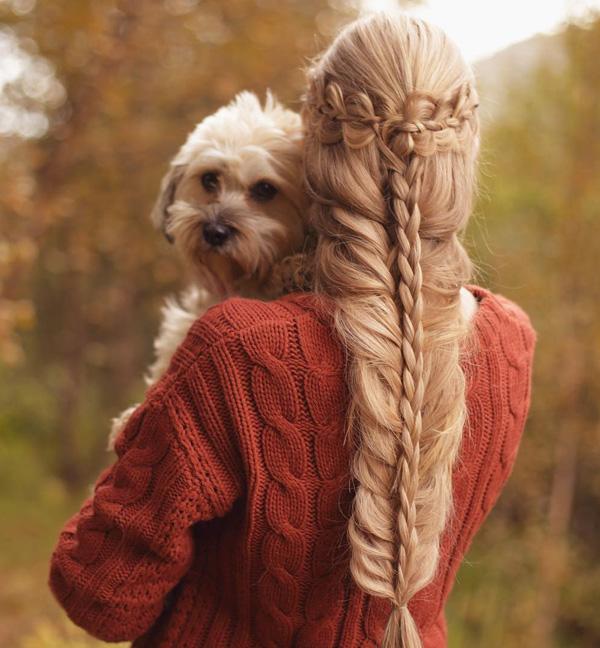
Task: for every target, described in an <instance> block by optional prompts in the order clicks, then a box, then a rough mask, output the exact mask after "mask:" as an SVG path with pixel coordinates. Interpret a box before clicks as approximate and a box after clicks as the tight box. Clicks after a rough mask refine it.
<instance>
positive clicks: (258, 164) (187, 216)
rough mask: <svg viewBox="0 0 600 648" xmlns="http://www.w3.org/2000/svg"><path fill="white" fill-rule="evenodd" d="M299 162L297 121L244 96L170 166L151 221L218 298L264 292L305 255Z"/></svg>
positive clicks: (208, 122)
mask: <svg viewBox="0 0 600 648" xmlns="http://www.w3.org/2000/svg"><path fill="white" fill-rule="evenodd" d="M301 155H302V151H301V123H300V118H299V116H298V115H297V114H296V113H294V112H292V111H289V110H286V109H284V108H283V107H282V106H281V105H279V104H278V103H277V102H276V101H275V100H274V99H273V98H272V97H271V96H270V95H268V97H267V101H266V105H265V106H264V107H262V106H261V105H260V102H259V101H258V99H257V98H256V96H255V95H253V94H251V93H248V92H245V93H242V94H240V95H238V97H236V99H235V100H234V101H233V102H232V103H231V104H229V105H228V106H225V107H224V108H221V109H220V110H219V111H217V112H216V113H215V114H213V115H211V116H210V117H207V118H206V119H205V120H204V121H203V122H201V123H200V124H199V125H198V126H197V127H196V129H195V130H194V131H193V132H192V133H191V134H190V136H189V137H188V139H187V141H186V143H185V144H184V145H183V147H182V148H181V149H180V151H179V153H178V154H177V155H176V156H175V158H174V159H173V161H172V162H171V168H170V170H169V173H168V174H167V175H166V176H165V178H164V179H163V182H162V185H161V192H160V195H159V198H158V201H157V203H156V205H155V208H154V211H153V215H152V217H153V220H154V222H155V224H156V225H157V226H159V227H160V228H161V229H162V230H163V232H164V233H165V235H166V236H167V238H168V239H169V240H171V241H172V242H174V243H175V245H177V247H178V248H179V249H180V250H181V251H182V253H183V255H184V257H185V258H186V260H187V261H188V262H190V264H191V265H192V268H193V270H194V272H195V273H196V274H197V277H198V279H199V280H200V281H201V282H202V283H203V284H204V285H205V286H206V287H207V288H208V289H209V290H210V291H211V292H213V293H214V294H215V295H218V296H220V297H221V298H224V297H226V296H227V295H230V294H233V293H235V292H238V291H239V290H240V288H242V287H243V286H244V284H249V285H257V284H260V282H261V281H264V280H265V279H266V277H267V276H268V274H269V271H270V270H271V268H272V267H273V265H274V264H275V263H276V262H277V261H279V260H281V259H283V258H284V257H286V256H288V255H290V254H293V253H295V252H298V251H300V250H301V249H302V244H303V242H304V238H305V234H306V224H305V218H304V215H305V207H306V204H305V200H306V199H305V197H304V192H303V191H302V186H301V177H302V171H301V169H302V164H301Z"/></svg>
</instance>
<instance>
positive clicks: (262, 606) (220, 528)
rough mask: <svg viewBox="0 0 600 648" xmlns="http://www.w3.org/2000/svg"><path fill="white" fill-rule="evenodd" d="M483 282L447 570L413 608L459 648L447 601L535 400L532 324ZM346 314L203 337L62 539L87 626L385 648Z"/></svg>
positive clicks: (245, 317)
mask: <svg viewBox="0 0 600 648" xmlns="http://www.w3.org/2000/svg"><path fill="white" fill-rule="evenodd" d="M468 288H469V289H470V290H471V292H473V294H474V295H475V296H476V297H477V298H478V300H479V301H480V304H479V309H478V311H477V313H476V315H475V320H474V327H475V329H474V336H475V337H474V340H475V342H476V346H475V348H476V352H475V353H474V354H472V355H471V356H470V357H469V358H468V360H467V361H465V362H466V364H465V371H466V374H467V380H468V395H467V400H468V423H467V426H466V428H465V433H464V438H463V442H462V446H461V451H460V455H459V461H458V462H457V465H456V468H455V471H454V476H453V483H454V509H453V516H452V518H451V520H450V523H449V524H448V526H447V529H446V531H445V534H444V536H443V542H442V550H441V559H440V563H439V568H438V571H437V577H436V579H435V581H434V582H432V583H431V584H430V585H429V586H428V587H427V588H425V589H424V590H423V591H422V592H420V593H419V594H417V595H416V596H415V597H414V599H413V600H412V601H411V604H410V607H411V610H412V612H413V615H414V617H415V619H416V621H417V624H418V627H419V629H420V632H421V636H422V639H423V644H424V647H425V648H442V647H443V646H446V624H445V619H444V603H445V601H446V599H447V597H448V594H449V592H450V589H451V588H452V585H453V582H454V578H455V575H456V571H457V569H458V567H459V565H460V562H461V560H462V558H463V556H464V554H465V552H466V550H467V548H468V546H469V544H470V542H471V540H472V538H473V536H474V534H475V533H476V531H477V529H478V528H479V527H480V526H481V524H482V522H483V520H484V518H485V517H486V515H487V514H488V513H489V511H490V510H491V508H492V507H493V505H494V503H495V501H496V499H497V498H498V496H499V494H500V491H501V489H502V487H503V485H504V484H505V482H506V480H507V478H508V476H509V474H510V471H511V469H512V466H513V463H514V460H515V456H516V453H517V448H518V445H519V441H520V438H521V433H522V431H523V427H524V423H525V419H526V416H527V412H528V408H529V402H530V383H531V365H532V358H533V350H534V346H535V340H536V334H535V331H534V330H533V328H532V326H531V323H530V321H529V319H528V317H527V315H526V314H525V313H524V312H523V311H522V310H521V308H519V306H517V305H516V304H515V303H513V302H512V301H510V300H508V299H507V298H505V297H503V296H501V295H498V294H494V293H492V292H490V291H488V290H486V289H484V288H481V287H478V286H475V285H470V286H468ZM329 307H330V302H328V301H327V300H320V299H318V298H317V297H316V296H315V295H313V294H308V293H292V294H289V295H286V296H284V297H282V298H280V299H278V300H275V301H272V302H263V301H259V300H255V299H245V298H240V297H234V298H230V299H228V300H226V301H224V302H222V303H220V304H218V305H216V306H213V307H212V308H210V309H209V310H208V311H207V313H206V314H205V315H204V316H203V317H201V318H200V319H198V320H197V321H196V323H195V324H194V325H193V326H192V328H191V330H190V332H189V334H188V336H187V338H186V340H185V342H184V343H183V345H182V346H181V347H180V348H179V350H178V351H177V352H176V354H175V356H174V358H173V361H172V363H171V366H170V368H169V370H168V372H167V374H166V375H165V376H164V378H163V379H162V380H161V381H160V382H159V383H158V384H157V385H155V386H154V387H153V388H152V389H151V390H150V391H149V392H148V394H147V397H146V400H145V401H144V403H143V404H142V405H140V406H139V407H138V409H137V410H136V411H135V413H134V414H133V416H132V418H131V419H130V421H129V423H128V425H127V426H126V428H125V429H124V430H123V432H122V433H121V435H120V437H119V439H118V440H117V443H116V452H117V455H118V459H117V461H116V462H115V463H114V464H113V465H112V466H111V467H109V468H107V469H106V470H105V471H104V472H103V473H102V474H101V475H100V478H99V479H98V481H97V483H96V485H95V488H94V492H93V495H92V496H91V497H90V498H88V500H87V501H86V502H85V503H84V505H83V507H82V509H81V511H80V512H79V513H77V514H76V515H75V516H74V517H73V518H72V519H71V520H69V521H68V522H67V524H66V525H65V527H64V529H63V531H62V533H61V535H60V538H59V541H58V545H57V547H56V549H55V551H54V554H53V556H52V561H51V570H50V587H51V588H52V591H53V592H54V594H55V596H56V598H57V599H58V601H59V602H60V603H61V605H62V606H63V607H64V608H65V610H66V611H67V613H68V615H69V616H70V617H71V619H72V620H73V621H74V622H75V623H76V624H78V625H80V626H82V627H83V628H85V629H86V630H87V631H88V632H89V633H91V634H92V635H95V636H96V637H99V638H101V639H104V640H107V641H118V640H122V641H123V640H135V641H134V643H133V645H134V646H136V647H142V646H147V647H151V648H157V647H160V646H176V647H177V648H186V647H190V648H192V647H207V648H210V647H221V646H222V647H225V646H227V647H236V648H250V647H253V648H254V647H260V648H263V647H269V648H271V647H272V648H286V647H287V646H297V647H303V648H333V647H338V646H340V647H343V648H354V647H358V646H361V647H372V648H375V646H377V645H378V644H379V642H380V640H381V638H382V636H383V630H384V627H385V622H386V620H387V616H388V614H389V611H390V608H389V603H388V602H387V601H385V600H382V599H376V598H374V597H371V596H368V595H366V594H364V593H362V592H361V591H360V590H359V589H358V588H357V587H356V585H355V584H354V583H353V581H352V579H351V576H350V574H349V571H348V558H349V548H348V544H347V541H346V537H345V531H346V521H347V519H348V515H349V511H350V505H351V501H352V490H351V482H350V477H349V463H350V455H349V450H348V448H347V446H346V445H345V444H344V431H345V428H344V417H345V412H346V406H347V403H348V398H349V396H348V392H347V388H346V386H345V382H344V353H343V349H342V347H341V345H340V342H339V341H338V339H337V338H336V337H335V336H334V333H333V328H332V326H331V322H330V319H329V316H330V312H329ZM473 569H476V567H473Z"/></svg>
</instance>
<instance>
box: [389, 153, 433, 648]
mask: <svg viewBox="0 0 600 648" xmlns="http://www.w3.org/2000/svg"><path fill="white" fill-rule="evenodd" d="M397 167H399V168H391V169H389V191H390V196H391V200H390V210H391V212H392V215H393V221H394V223H395V228H394V234H395V238H396V241H397V245H396V265H397V271H396V273H395V275H396V278H397V279H396V281H397V286H398V288H397V293H396V294H397V299H398V310H399V312H400V314H401V331H402V396H401V398H400V414H401V417H402V426H401V440H402V452H401V454H400V457H399V461H398V465H397V470H396V476H395V480H394V486H393V492H396V493H398V501H399V511H398V537H399V538H401V539H402V541H401V542H399V546H398V567H397V575H396V576H397V580H396V603H397V609H399V611H400V618H399V621H400V623H399V624H398V623H395V622H394V620H392V623H388V626H387V630H388V635H389V636H388V637H387V638H386V640H384V643H385V641H388V643H390V645H397V644H398V641H397V639H396V638H395V636H394V635H395V633H396V632H397V631H399V632H400V633H401V638H402V645H403V646H409V645H415V644H417V642H418V633H417V631H416V628H415V627H414V622H413V621H412V617H411V615H410V613H409V612H408V608H407V605H408V601H409V600H410V598H411V596H412V595H413V594H414V593H415V591H416V590H415V587H414V585H415V570H414V569H413V561H414V558H415V554H416V551H417V546H418V542H419V538H418V534H417V528H416V527H417V504H416V496H417V490H418V486H419V460H420V440H421V431H422V412H421V409H422V405H423V392H424V380H423V321H422V318H423V297H422V286H423V275H422V271H421V239H420V235H419V228H420V224H421V212H420V211H419V203H418V200H419V193H420V190H421V180H422V172H423V166H422V164H421V160H420V158H418V157H413V158H412V159H411V161H410V162H409V164H408V165H400V164H398V165H397Z"/></svg>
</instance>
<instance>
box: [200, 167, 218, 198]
mask: <svg viewBox="0 0 600 648" xmlns="http://www.w3.org/2000/svg"><path fill="white" fill-rule="evenodd" d="M202 186H203V187H204V188H205V189H206V191H208V192H209V193H214V192H215V191H216V190H217V189H218V188H219V176H218V175H217V174H216V173H214V171H208V172H207V173H204V174H203V175H202Z"/></svg>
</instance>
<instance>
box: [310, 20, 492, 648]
mask: <svg viewBox="0 0 600 648" xmlns="http://www.w3.org/2000/svg"><path fill="white" fill-rule="evenodd" d="M427 46H429V48H430V50H428V49H427ZM427 55H428V56H431V57H434V55H435V57H437V58H435V60H431V61H428V60H423V59H424V58H425V57H426V56H427ZM395 66H396V68H397V69H395ZM423 66H425V67H423ZM434 73H435V74H437V75H442V76H440V77H439V78H431V79H429V80H427V74H434ZM444 74H446V75H447V76H446V77H444V76H443V75H444ZM309 77H310V78H309V80H310V83H309V89H308V93H307V96H306V99H305V104H304V107H303V117H304V121H305V126H306V141H305V146H306V152H305V176H306V180H307V186H308V189H309V192H310V193H311V195H312V198H313V200H314V202H315V207H314V225H315V229H316V231H317V232H318V234H319V242H318V244H317V254H316V258H315V270H314V274H315V290H316V291H317V292H323V293H327V294H328V295H330V296H331V297H333V298H334V299H335V302H336V308H335V310H334V322H335V326H336V329H337V331H338V333H339V335H340V337H341V338H342V340H343V342H344V343H345V345H346V347H347V350H348V352H349V356H350V359H351V362H350V364H349V372H348V382H349V387H350V390H351V393H352V400H351V405H350V409H349V412H348V424H347V425H348V432H349V433H350V434H351V438H352V440H353V442H354V457H353V462H352V466H351V471H352V475H353V478H354V481H355V483H356V491H355V496H354V502H353V509H352V513H351V517H350V519H349V522H348V539H349V542H350V547H351V559H350V569H351V573H352V576H353V578H354V580H355V581H356V583H357V584H358V585H359V587H361V589H363V590H364V591H366V592H367V593H369V594H372V595H375V596H381V597H385V598H387V599H388V600H390V602H391V603H392V614H391V615H390V618H389V620H388V624H387V627H386V629H385V632H384V636H383V643H382V646H383V647H384V648H400V647H403V648H419V647H420V646H421V639H420V636H419V632H418V629H417V627H416V624H415V622H414V620H413V618H412V616H411V613H410V611H409V607H408V603H409V601H410V599H411V598H412V596H413V595H414V594H415V593H416V592H417V591H419V590H420V589H421V588H422V587H424V586H425V585H426V584H427V583H429V582H430V581H431V579H432V578H433V576H434V573H435V568H436V565H437V561H438V555H439V540H440V536H441V533H442V531H443V529H444V526H445V524H446V520H447V518H448V515H449V513H450V510H451V503H452V466H453V463H454V460H455V458H456V456H457V453H458V448H459V445H460V440H461V436H462V429H463V425H464V421H465V416H466V404H465V378H464V374H463V371H462V368H461V366H460V362H459V360H460V357H461V353H462V351H461V343H462V341H463V340H464V338H465V335H466V332H467V326H466V323H465V322H464V320H463V319H462V317H461V314H460V310H459V306H460V303H459V288H460V286H461V285H462V284H463V283H465V282H466V281H467V280H468V279H469V277H470V272H471V264H470V261H469V259H468V257H467V256H466V253H465V252H464V250H463V248H462V246H461V245H460V242H459V241H458V238H457V233H458V232H459V231H461V230H462V228H463V227H464V225H465V224H466V221H467V219H468V216H469V213H470V208H471V194H472V191H473V189H474V188H475V181H474V163H475V159H476V152H477V145H478V128H479V125H478V120H477V116H476V113H475V108H476V107H477V95H476V92H475V90H474V87H473V83H472V76H471V75H470V72H469V70H468V68H467V67H466V65H465V64H464V62H463V61H462V59H461V58H460V56H458V55H457V53H456V50H455V48H454V46H453V45H452V44H451V43H450V42H449V41H448V40H447V39H446V38H445V36H444V35H443V33H441V32H439V31H437V30H436V28H433V27H430V26H428V25H427V24H426V23H424V22H423V21H419V20H418V19H413V18H408V17H406V16H405V17H404V18H402V20H398V21H392V20H391V19H389V18H387V17H381V16H378V17H375V18H372V19H369V20H367V21H360V22H357V23H355V24H354V25H351V26H350V27H349V28H348V29H347V30H346V31H345V32H343V33H342V34H341V35H340V36H339V37H338V39H337V40H336V42H335V43H334V45H333V46H332V47H331V48H330V50H329V51H328V52H327V53H326V55H325V56H324V57H323V58H322V59H321V60H319V61H318V62H317V63H316V64H315V65H314V66H313V68H312V70H311V72H310V75H309ZM418 80H420V82H421V84H422V85H421V87H428V91H420V90H417V89H415V85H416V83H417V81H418ZM403 84H404V85H403ZM436 87H437V88H438V89H437V91H436V92H434V91H433V89H434V88H436ZM425 184H427V189H426V190H424V185H425Z"/></svg>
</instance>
